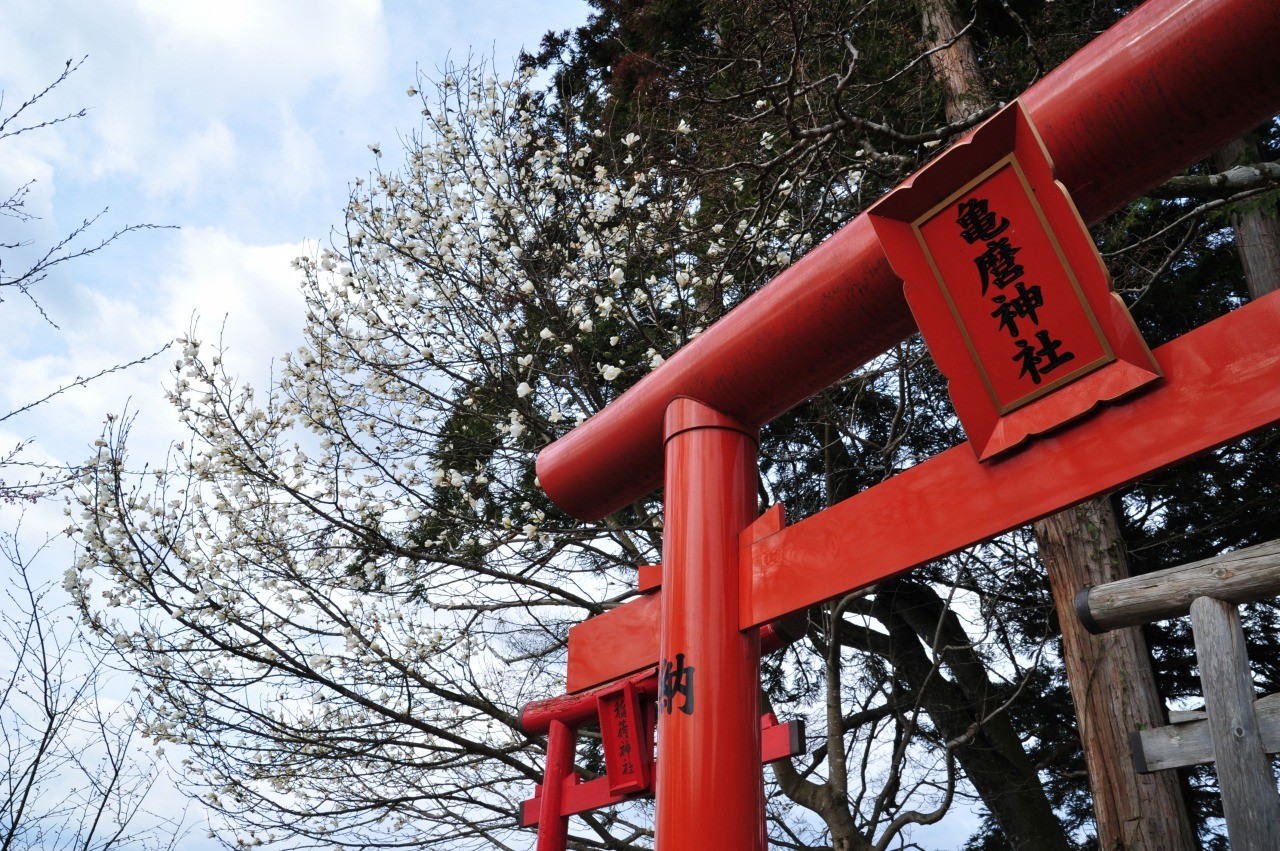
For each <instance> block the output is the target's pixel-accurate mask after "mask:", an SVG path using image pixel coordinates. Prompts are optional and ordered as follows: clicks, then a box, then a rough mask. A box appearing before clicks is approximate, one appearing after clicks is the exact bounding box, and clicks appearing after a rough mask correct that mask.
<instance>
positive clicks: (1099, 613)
mask: <svg viewBox="0 0 1280 851" xmlns="http://www.w3.org/2000/svg"><path fill="white" fill-rule="evenodd" d="M1086 581H1087V582H1089V584H1091V585H1093V586H1094V587H1091V588H1090V587H1086V588H1084V589H1083V590H1082V591H1080V593H1079V594H1077V596H1076V601H1075V606H1076V614H1077V615H1078V616H1079V618H1080V621H1081V623H1083V624H1084V625H1085V626H1086V627H1088V629H1089V631H1090V632H1093V633H1102V632H1106V631H1107V630H1110V629H1116V628H1117V627H1123V626H1136V625H1138V624H1144V623H1151V622H1152V621H1159V620H1165V619H1166V618H1176V617H1181V616H1182V615H1185V614H1186V613H1187V612H1188V611H1189V609H1190V606H1191V601H1192V600H1194V599H1196V598H1197V597H1213V598H1214V599H1215V600H1222V601H1224V602H1228V603H1251V602H1253V601H1254V600H1264V599H1267V598H1269V597H1277V596H1280V539H1278V540H1275V541H1268V542H1267V543H1265V544H1258V545H1257V546H1254V547H1249V548H1247V549H1243V550H1236V551H1235V552H1233V553H1227V554H1226V555H1221V556H1214V557H1213V558H1207V559H1205V560H1203V561H1197V562H1192V563H1190V564H1184V565H1180V566H1178V567H1171V568H1168V569H1166V570H1157V571H1154V572H1152V573H1146V574H1143V575H1142V576H1134V577H1132V578H1130V579H1119V580H1117V581H1109V580H1106V579H1102V582H1105V583H1106V584H1105V585H1104V584H1101V583H1100V582H1098V581H1097V580H1096V579H1090V580H1086ZM1077 587H1078V586H1077Z"/></svg>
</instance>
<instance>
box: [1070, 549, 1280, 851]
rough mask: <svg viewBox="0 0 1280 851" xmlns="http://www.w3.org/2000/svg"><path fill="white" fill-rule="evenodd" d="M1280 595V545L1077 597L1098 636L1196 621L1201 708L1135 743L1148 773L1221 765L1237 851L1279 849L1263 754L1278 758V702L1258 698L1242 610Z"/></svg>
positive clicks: (1137, 735)
mask: <svg viewBox="0 0 1280 851" xmlns="http://www.w3.org/2000/svg"><path fill="white" fill-rule="evenodd" d="M1276 596H1280V540H1276V541H1271V542H1270V543H1266V544H1260V545H1258V546H1255V547H1250V548H1248V549H1245V550H1240V551H1238V552H1234V553H1229V554H1227V555H1224V556H1218V557H1216V558H1212V559H1206V560H1204V561H1198V562H1194V563H1192V564H1185V565H1182V566H1180V567H1173V568H1169V569H1168V570H1160V571H1156V572H1154V573H1148V574H1144V575H1142V576H1135V577H1132V578H1129V579H1121V580H1119V581H1116V582H1108V583H1107V584H1105V585H1098V586H1096V587H1094V588H1084V589H1082V590H1081V591H1080V593H1079V595H1078V596H1077V597H1076V614H1077V615H1078V616H1079V618H1080V622H1081V623H1082V624H1084V626H1085V628H1086V629H1088V630H1089V631H1090V632H1094V633H1102V632H1107V631H1109V630H1113V629H1120V628H1123V627H1132V626H1139V625H1141V624H1144V623H1150V622H1152V621H1158V620H1165V619H1167V618H1173V617H1180V616H1183V615H1186V614H1190V615H1191V628H1192V632H1193V633H1194V636H1195V644H1196V662H1197V663H1198V665H1199V667H1200V683H1201V686H1202V687H1203V690H1204V702H1205V709H1204V711H1203V712H1179V713H1170V721H1171V722H1172V723H1170V724H1169V725H1168V726H1166V727H1159V728H1157V729H1154V730H1135V731H1134V732H1133V733H1132V735H1131V738H1130V745H1131V747H1132V751H1133V759H1134V763H1135V765H1136V767H1137V770H1138V771H1139V772H1142V773H1146V772H1151V771H1162V770H1167V769H1173V768H1180V767H1182V766H1187V765H1195V764H1198V763H1207V762H1213V763H1216V765H1217V771H1218V787H1219V789H1220V790H1221V793H1222V810H1223V814H1224V815H1225V817H1226V821H1227V833H1228V835H1229V837H1230V839H1231V847H1232V848H1233V849H1235V851H1275V849H1277V848H1280V795H1278V794H1277V792H1276V780H1275V775H1274V774H1273V773H1272V770H1271V760H1270V758H1269V757H1268V756H1267V755H1268V754H1271V753H1277V752H1280V695H1274V694H1273V695H1268V696H1266V697H1262V698H1258V697H1257V696H1256V693H1255V689H1254V684H1253V675H1252V674H1251V673H1250V672H1249V657H1248V654H1247V652H1246V650H1245V645H1244V632H1243V631H1242V629H1241V627H1240V612H1239V610H1238V608H1237V607H1238V606H1239V605H1240V604H1243V603H1252V602H1255V601H1257V600H1265V599H1270V598H1272V597H1276Z"/></svg>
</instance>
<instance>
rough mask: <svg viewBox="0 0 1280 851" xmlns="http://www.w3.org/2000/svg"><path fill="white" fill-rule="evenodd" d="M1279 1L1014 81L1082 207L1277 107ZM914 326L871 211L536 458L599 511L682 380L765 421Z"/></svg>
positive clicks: (1137, 19)
mask: <svg viewBox="0 0 1280 851" xmlns="http://www.w3.org/2000/svg"><path fill="white" fill-rule="evenodd" d="M1278 40H1280V3H1274V2H1262V1H1261V0H1150V2H1148V3H1146V4H1144V5H1143V6H1141V7H1139V8H1138V9H1136V10H1135V11H1133V12H1132V13H1130V14H1129V15H1128V16H1126V17H1125V18H1124V19H1122V20H1121V21H1120V22H1119V23H1118V24H1117V25H1116V26H1114V27H1112V28H1111V29H1109V30H1108V31H1107V32H1105V33H1103V34H1102V35H1101V36H1099V37H1098V38H1097V39H1095V40H1094V41H1093V42H1091V43H1090V44H1089V45H1087V46H1086V47H1085V48H1084V49H1083V50H1081V51H1080V52H1079V53H1077V54H1076V55H1075V56H1073V57H1072V58H1071V59H1069V60H1067V61H1066V62H1064V63H1063V64H1062V65H1061V66H1059V67H1058V68H1057V69H1056V70H1054V71H1053V72H1052V73H1051V74H1049V75H1048V76H1047V77H1045V79H1044V80H1042V81H1040V82H1039V83H1037V84H1036V85H1034V86H1033V87H1031V88H1030V89H1029V90H1027V91H1026V92H1025V93H1024V94H1023V96H1022V97H1021V101H1022V103H1023V105H1024V106H1025V108H1026V110H1027V113H1028V115H1029V116H1030V117H1031V119H1032V121H1033V122H1034V123H1035V126H1036V128H1037V129H1038V131H1039V133H1040V136H1041V138H1042V139H1043V141H1044V145H1045V148H1046V150H1047V151H1048V152H1049V155H1050V157H1051V158H1052V160H1053V163H1054V167H1055V171H1056V174H1057V177H1058V179H1059V180H1060V181H1062V183H1063V185H1065V186H1066V187H1067V189H1068V190H1069V191H1070V192H1071V195H1072V198H1073V199H1074V200H1075V203H1076V206H1077V207H1078V208H1079V210H1080V213H1081V215H1082V216H1083V218H1084V220H1085V221H1087V222H1091V221H1096V220H1097V219H1099V218H1101V217H1102V216H1104V215H1106V214H1107V213H1108V212H1110V211H1112V210H1114V209H1116V208H1117V207H1119V206H1121V205H1122V204H1124V203H1125V202H1127V201H1129V200H1131V199H1132V198H1134V197H1136V196H1138V195H1139V194H1141V193H1142V192H1143V191H1144V190H1145V189H1147V188H1148V187H1150V186H1153V185H1155V184H1156V183H1158V182H1160V181H1161V180H1162V179H1164V178H1165V177H1168V176H1170V175H1173V174H1176V173H1177V172H1178V171H1180V170H1181V169H1183V168H1185V167H1186V166H1187V165H1189V164H1190V163H1192V162H1194V161H1195V160H1196V159H1198V158H1199V157H1202V156H1204V155H1205V154H1207V153H1208V152H1209V151H1211V150H1213V149H1215V148H1217V147H1219V146H1220V145H1222V144H1223V143H1225V142H1226V141H1228V140H1229V139H1232V138H1234V137H1236V136H1238V135H1240V134H1241V133H1242V132H1244V131H1246V130H1249V129H1251V128H1253V127H1255V126H1257V125H1258V124H1260V123H1261V122H1263V121H1265V120H1266V119H1268V118H1270V117H1271V116H1272V115H1274V114H1275V112H1276V110H1277V108H1280V74H1276V73H1275V45H1276V44H1277V41H1278ZM914 328H915V325H914V322H913V321H912V319H911V316H910V313H909V311H908V310H907V305H906V302H905V300H904V299H903V296H902V283H901V281H900V280H899V279H898V278H897V277H896V276H895V275H894V274H893V272H892V270H891V269H890V268H889V264H888V262H887V261H886V259H885V256H884V252H883V251H882V250H881V247H880V243H879V241H878V240H877V239H876V236H875V233H874V232H873V230H872V228H871V225H870V222H869V221H868V219H867V217H866V216H865V215H863V216H859V217H858V218H856V219H854V220H853V221H852V222H850V223H849V224H848V225H846V226H845V227H844V228H843V229H841V230H840V231H839V232H838V233H837V234H835V235H834V236H832V237H831V238H830V239H828V240H827V241H826V242H824V243H823V244H822V245H820V246H818V247H817V248H816V249H814V250H813V251H811V252H810V253H809V254H808V255H806V256H805V257H804V258H803V259H801V260H800V261H799V262H798V263H796V264H795V265H793V266H792V267H790V268H789V269H787V270H786V271H784V272H783V273H782V274H780V275H779V276H778V277H777V278H776V279H774V280H773V281H772V282H771V283H770V284H769V285H768V286H767V287H765V288H764V289H762V290H761V291H760V292H758V293H756V294H755V295H754V296H752V297H751V298H750V299H748V300H747V301H746V302H744V303H743V304H742V305H741V306H739V307H738V308H737V309H735V310H734V311H732V312H730V313H729V314H728V315H727V316H726V317H724V318H723V319H722V320H720V321H719V322H717V323H716V324H715V325H713V326H712V327H711V328H709V329H708V330H707V331H706V332H704V333H703V334H702V335H701V336H700V337H698V338H697V339H696V340H694V341H693V342H692V343H691V344H689V345H688V346H686V347H685V348H684V349H682V350H680V351H679V352H677V353H676V354H675V355H674V356H672V357H671V358H670V359H669V360H668V361H667V362H666V363H665V364H663V365H662V366H661V367H660V368H658V369H657V370H655V371H654V372H653V373H651V374H650V375H649V376H647V377H646V378H645V379H644V380H642V381H641V382H640V383H639V384H637V385H636V386H635V387H633V388H632V389H630V390H629V391H627V392H626V393H624V394H623V395H622V396H621V397H620V398H619V399H617V400H615V401H614V402H613V403H612V404H610V405H609V406H608V407H607V408H605V409H604V410H603V411H601V412H600V413H598V414H596V415H595V416H594V417H592V418H591V419H589V420H588V421H587V422H585V423H583V424H582V425H581V426H579V427H578V428H576V429H574V430H573V431H572V432H570V433H569V434H568V435H566V436H565V437H564V438H561V439H560V440H558V441H556V442H555V443H553V444H551V445H550V446H549V447H547V448H546V449H545V450H543V452H542V454H541V455H540V456H539V458H538V475H539V479H540V481H541V484H542V487H543V488H544V489H545V490H546V492H547V494H548V495H549V496H550V497H551V498H552V499H553V500H554V501H555V502H556V503H557V504H558V505H559V506H560V507H562V508H563V509H564V510H566V511H568V512H569V513H570V514H573V515H574V516H577V517H581V518H583V519H588V520H595V519H599V518H601V517H604V516H606V515H608V514H610V513H612V512H613V511H616V510H617V509H619V508H621V507H622V506H624V505H626V504H628V503H630V502H632V501H634V500H635V499H638V498H640V497H642V496H644V495H645V494H647V493H649V492H650V491H652V490H654V489H655V488H656V487H657V486H658V485H659V484H661V481H662V438H663V430H662V417H663V413H664V411H665V410H666V407H667V405H668V404H669V403H670V402H671V400H672V399H675V398H676V397H677V396H680V395H689V396H692V397H695V398H698V399H700V400H702V401H703V402H705V403H706V404H708V405H710V406H712V407H714V408H716V409H717V410H720V411H724V412H726V413H727V414H728V415H730V416H732V417H735V418H737V419H739V420H741V421H742V422H744V423H746V424H747V425H749V426H753V427H754V426H759V425H762V424H764V423H766V422H769V421H770V420H772V419H773V418H774V417H777V416H778V415H780V414H781V413H783V412H785V411H786V410H788V409H790V408H792V407H794V406H795V405H797V404H799V403H800V402H802V401H803V400H805V399H807V398H808V397H809V396H811V395H813V394H814V393H816V392H818V391H819V390H821V389H823V388H824V387H826V386H828V385H830V384H831V383H833V382H835V381H836V380H838V379H840V378H841V377H843V376H844V375H847V374H848V373H849V372H851V371H853V370H854V369H856V368H857V367H858V366H860V365H862V364H864V363H866V362H867V361H868V360H870V359H871V358H873V357H875V356H876V355H878V354H880V353H881V352H883V351H885V350H886V349H887V348H889V347H890V346H892V345H894V344H895V343H898V342H900V341H901V340H903V339H905V338H906V337H907V335H909V334H910V333H911V332H912V331H913V330H914Z"/></svg>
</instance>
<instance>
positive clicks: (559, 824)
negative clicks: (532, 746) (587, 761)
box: [537, 721, 577, 851]
mask: <svg viewBox="0 0 1280 851" xmlns="http://www.w3.org/2000/svg"><path fill="white" fill-rule="evenodd" d="M576 739H577V731H576V730H574V729H573V728H572V727H570V726H569V725H567V724H565V723H564V722H562V721H552V722H551V726H550V731H549V732H548V734H547V762H546V768H545V770H544V772H543V775H542V776H543V786H542V800H541V802H540V804H539V818H538V844H537V851H565V847H566V845H567V844H568V838H569V817H568V816H567V815H563V814H562V813H563V811H564V792H565V786H566V781H569V780H570V779H571V777H572V774H573V752H574V742H575V741H576Z"/></svg>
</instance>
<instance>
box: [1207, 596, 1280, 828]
mask: <svg viewBox="0 0 1280 851" xmlns="http://www.w3.org/2000/svg"><path fill="white" fill-rule="evenodd" d="M1191 627H1192V631H1193V632H1194V634H1195V642H1196V661H1197V662H1198V663H1199V665H1200V684H1201V686H1202V687H1203V689H1204V700H1205V709H1206V711H1207V712H1208V716H1209V729H1210V732H1211V733H1212V736H1213V758H1214V762H1216V763H1217V768H1218V788H1219V789H1220V790H1221V792H1222V811H1223V814H1224V815H1225V816H1226V819H1227V835H1228V837H1229V838H1230V840H1231V847H1232V849H1233V851H1276V849H1277V848H1280V795H1277V794H1276V779H1275V775H1274V774H1272V772H1271V760H1270V759H1269V758H1268V757H1267V755H1266V753H1265V752H1264V751H1263V749H1262V739H1261V736H1260V735H1259V733H1258V718H1257V715H1256V714H1255V713H1254V708H1253V705H1254V699H1255V695H1254V688H1253V676H1252V675H1251V674H1250V673H1249V657H1248V655H1247V654H1246V652H1245V646H1244V631H1243V630H1242V629H1241V628H1240V613H1239V612H1238V611H1237V610H1236V607H1235V606H1234V605H1233V604H1231V603H1225V602H1223V601H1221V600H1214V599H1212V598H1210V597H1199V598H1197V599H1196V600H1195V601H1193V602H1192V603H1191Z"/></svg>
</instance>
